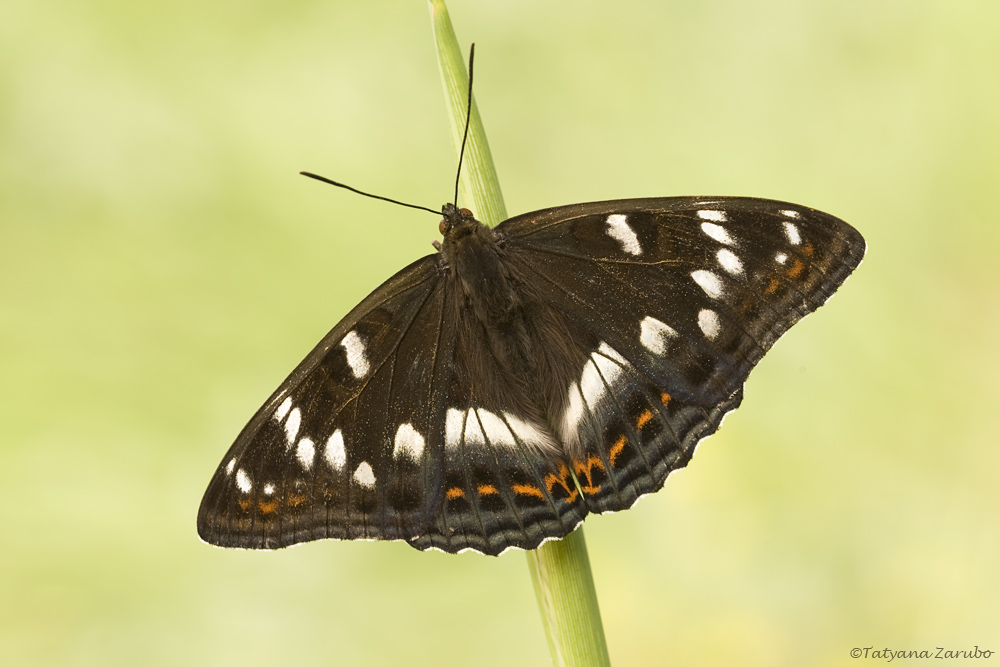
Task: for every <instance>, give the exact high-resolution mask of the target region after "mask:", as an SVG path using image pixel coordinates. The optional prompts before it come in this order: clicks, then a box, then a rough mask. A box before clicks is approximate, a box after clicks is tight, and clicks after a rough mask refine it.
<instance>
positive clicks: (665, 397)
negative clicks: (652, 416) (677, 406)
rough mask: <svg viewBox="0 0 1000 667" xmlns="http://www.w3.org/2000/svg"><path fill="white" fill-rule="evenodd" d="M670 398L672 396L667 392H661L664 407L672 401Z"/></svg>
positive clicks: (661, 401)
mask: <svg viewBox="0 0 1000 667" xmlns="http://www.w3.org/2000/svg"><path fill="white" fill-rule="evenodd" d="M670 398H671V396H670V394H668V393H667V392H663V393H662V394H660V403H663V407H667V404H668V403H670Z"/></svg>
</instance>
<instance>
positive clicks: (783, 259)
mask: <svg viewBox="0 0 1000 667" xmlns="http://www.w3.org/2000/svg"><path fill="white" fill-rule="evenodd" d="M774 261H776V262H777V263H778V264H784V263H785V262H787V261H788V255H786V254H785V253H783V252H779V253H778V254H777V255H775V256H774Z"/></svg>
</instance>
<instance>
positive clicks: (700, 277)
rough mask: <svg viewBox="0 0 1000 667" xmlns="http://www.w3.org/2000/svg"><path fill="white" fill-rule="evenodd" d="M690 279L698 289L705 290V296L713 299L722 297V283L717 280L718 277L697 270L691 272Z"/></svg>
mask: <svg viewBox="0 0 1000 667" xmlns="http://www.w3.org/2000/svg"><path fill="white" fill-rule="evenodd" d="M691 277H692V278H693V279H694V281H695V282H696V283H698V287H700V288H702V289H703V290H705V294H707V295H709V296H710V297H712V298H713V299H718V298H721V297H722V293H723V290H722V281H721V280H719V276H717V275H715V274H714V273H712V272H711V271H705V270H702V269H699V270H697V271H692V272H691Z"/></svg>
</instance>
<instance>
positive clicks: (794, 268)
mask: <svg viewBox="0 0 1000 667" xmlns="http://www.w3.org/2000/svg"><path fill="white" fill-rule="evenodd" d="M804 268H806V265H805V264H803V263H802V260H801V259H797V260H795V262H794V263H793V264H792V265H791V266H790V267H788V270H787V271H785V275H786V276H788V277H789V278H798V277H799V274H801V273H802V269H804Z"/></svg>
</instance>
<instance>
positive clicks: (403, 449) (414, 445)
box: [392, 424, 424, 463]
mask: <svg viewBox="0 0 1000 667" xmlns="http://www.w3.org/2000/svg"><path fill="white" fill-rule="evenodd" d="M423 453H424V436H422V435H420V433H418V432H417V429H415V428H413V425H412V424H400V426H399V430H397V431H396V441H395V446H394V447H393V449H392V455H393V457H394V458H397V459H398V458H399V457H400V456H403V455H406V456H407V457H408V458H409V459H410V460H411V461H413V462H414V463H416V462H417V461H419V460H420V455H421V454H423Z"/></svg>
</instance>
